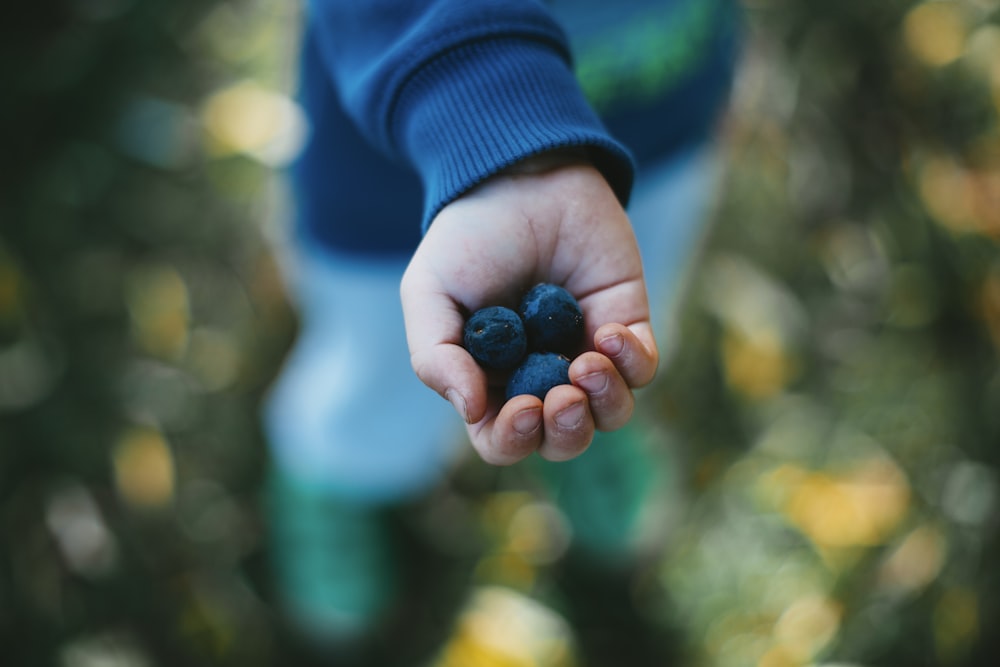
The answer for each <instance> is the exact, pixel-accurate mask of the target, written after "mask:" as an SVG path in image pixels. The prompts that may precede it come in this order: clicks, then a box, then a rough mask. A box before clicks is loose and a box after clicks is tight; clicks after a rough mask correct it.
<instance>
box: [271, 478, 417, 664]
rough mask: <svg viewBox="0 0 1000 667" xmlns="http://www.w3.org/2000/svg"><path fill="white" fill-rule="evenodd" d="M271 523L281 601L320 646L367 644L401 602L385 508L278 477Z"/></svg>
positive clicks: (274, 480) (309, 638) (294, 624)
mask: <svg viewBox="0 0 1000 667" xmlns="http://www.w3.org/2000/svg"><path fill="white" fill-rule="evenodd" d="M268 491H269V498H268V519H269V522H270V535H271V544H270V549H271V563H272V572H273V576H274V584H275V588H276V595H277V598H278V602H279V604H280V605H281V607H282V610H283V612H284V613H285V614H286V615H287V617H288V620H289V622H290V623H291V625H292V628H293V630H294V631H295V632H296V633H297V634H300V635H302V637H303V638H304V639H305V640H307V642H309V643H311V644H313V645H315V646H316V647H323V648H332V647H343V648H344V649H345V650H346V649H347V648H350V647H354V646H357V645H360V644H363V643H364V642H366V641H367V640H369V639H370V637H371V635H372V634H373V632H374V631H375V630H376V628H377V627H378V626H379V624H380V622H381V621H382V620H383V617H384V616H385V614H386V612H387V611H388V609H389V608H390V607H391V606H392V603H393V602H394V601H395V593H396V584H397V578H396V570H395V567H394V562H393V545H392V542H391V539H390V533H389V526H388V524H387V523H386V517H385V516H384V511H383V510H382V509H381V508H379V507H372V506H366V505H361V504H355V503H351V502H348V501H344V500H340V499H336V498H334V497H331V496H329V495H328V494H324V493H322V492H320V491H318V490H315V489H310V488H308V487H304V486H301V485H297V484H296V483H295V482H294V481H292V480H290V479H288V478H287V477H285V476H282V475H281V474H280V473H276V474H274V475H272V479H271V483H270V488H269V489H268Z"/></svg>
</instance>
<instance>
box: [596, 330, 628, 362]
mask: <svg viewBox="0 0 1000 667" xmlns="http://www.w3.org/2000/svg"><path fill="white" fill-rule="evenodd" d="M599 347H600V348H601V352H603V353H604V354H605V355H607V356H609V357H617V356H618V355H619V354H621V353H622V350H624V349H625V338H624V336H622V335H621V334H611V335H610V336H608V337H607V338H602V339H601V342H600V343H599Z"/></svg>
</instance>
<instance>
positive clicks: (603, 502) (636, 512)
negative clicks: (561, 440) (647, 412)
mask: <svg viewBox="0 0 1000 667" xmlns="http://www.w3.org/2000/svg"><path fill="white" fill-rule="evenodd" d="M657 440H658V438H656V437H655V436H654V435H653V434H652V433H650V432H649V431H648V430H646V429H644V428H643V427H642V426H639V425H631V424H630V425H628V426H626V427H625V428H623V429H620V430H618V431H615V432H613V433H600V432H599V433H597V434H596V436H595V438H594V442H593V443H592V444H591V445H590V447H589V448H588V449H587V451H586V452H584V453H583V454H582V455H581V456H579V457H577V458H575V459H573V460H572V461H565V462H558V463H552V462H549V461H544V460H541V459H538V460H537V461H536V468H537V470H538V472H539V475H540V479H541V481H542V484H543V486H544V487H545V490H546V491H547V492H548V494H549V495H550V497H551V498H552V500H553V502H554V503H555V505H556V506H557V507H558V508H559V509H560V510H561V511H562V513H563V514H564V515H565V516H566V519H567V520H568V521H569V525H570V526H571V528H572V535H573V550H574V551H576V552H579V554H580V556H581V557H583V558H588V559H592V560H594V561H596V563H595V564H599V563H604V564H606V565H608V566H614V565H616V564H625V563H627V562H628V561H631V560H634V559H635V558H637V557H639V556H641V555H643V554H644V553H646V552H648V551H650V550H655V549H657V547H658V546H660V545H661V544H662V542H663V540H664V539H665V532H666V527H667V524H668V523H669V520H670V519H669V515H670V509H671V505H672V503H671V502H670V494H671V493H672V491H673V490H674V488H675V485H674V484H673V482H672V480H671V472H672V471H671V469H670V466H669V465H668V460H667V450H666V448H665V447H664V446H663V443H662V442H657Z"/></svg>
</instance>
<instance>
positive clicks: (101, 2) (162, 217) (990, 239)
mask: <svg viewBox="0 0 1000 667" xmlns="http://www.w3.org/2000/svg"><path fill="white" fill-rule="evenodd" d="M743 5H744V8H745V10H746V18H747V39H746V49H745V54H744V61H743V63H742V65H741V71H740V75H739V79H738V82H737V89H736V91H735V94H734V97H733V102H732V107H731V109H730V112H729V114H728V115H727V118H726V120H725V123H724V125H723V127H722V128H721V137H722V146H721V150H722V151H723V153H724V158H725V166H726V169H725V175H724V182H723V184H722V188H721V190H720V194H719V200H718V205H717V209H716V213H715V220H714V226H713V228H712V232H711V234H710V236H709V237H708V238H707V239H706V241H705V243H704V245H703V247H702V249H701V255H700V257H699V258H698V263H697V269H696V270H695V271H694V273H693V275H692V277H691V280H690V283H689V284H688V286H687V290H686V291H685V299H684V303H683V308H682V311H681V314H680V318H679V324H680V327H681V331H682V334H683V335H682V338H681V341H680V344H679V348H678V349H677V351H676V353H675V356H674V358H673V361H672V363H671V364H670V365H669V366H668V367H667V368H666V369H665V370H664V372H663V374H662V376H661V378H662V379H661V382H660V383H659V384H658V385H657V386H656V387H655V388H653V389H651V390H650V391H649V392H648V393H647V403H646V407H647V412H649V413H651V414H652V415H654V416H655V418H657V419H659V420H661V421H662V423H663V425H664V426H665V427H668V428H669V430H670V431H671V432H672V433H673V434H674V436H675V437H673V438H672V441H676V442H677V443H679V444H678V445H676V448H675V449H676V451H675V459H676V461H675V465H676V473H677V474H676V479H677V484H678V489H677V492H676V493H675V494H674V496H675V497H676V498H677V500H676V501H675V502H676V506H674V507H672V508H671V511H670V512H669V517H670V519H669V520H670V521H671V522H672V523H671V529H670V531H669V533H668V534H669V538H668V541H667V544H666V546H667V549H666V552H665V554H664V556H663V557H662V559H661V561H660V562H658V563H657V564H656V569H655V575H656V576H655V577H654V578H652V579H650V581H648V582H646V585H647V586H650V587H659V588H662V589H663V590H664V591H665V593H666V594H665V596H659V595H640V596H638V598H641V599H642V600H644V601H645V602H644V604H645V605H646V607H645V608H644V609H643V613H644V614H646V615H647V616H650V617H654V618H657V619H661V620H662V622H663V623H664V625H665V627H666V626H670V627H671V628H674V629H676V630H678V631H679V632H678V634H677V636H678V637H680V639H679V642H680V643H681V644H682V647H681V649H682V650H683V651H684V653H685V656H686V658H685V661H684V664H689V665H720V666H728V665H734V666H736V665H740V666H742V665H758V666H759V667H786V666H787V667H797V666H804V665H828V666H832V665H838V666H847V665H851V666H857V667H862V666H866V667H867V666H872V667H873V666H876V665H885V666H892V667H895V666H898V665H983V664H994V663H995V662H996V660H997V658H998V656H1000V646H997V643H998V641H1000V638H998V636H997V633H996V632H995V629H996V628H997V627H1000V595H998V593H1000V567H998V564H1000V544H998V540H997V523H998V518H1000V512H998V504H1000V487H998V483H1000V479H998V469H1000V456H998V447H1000V364H998V351H1000V253H998V245H997V244H998V242H1000V126H998V122H997V119H998V115H1000V2H998V1H997V0H950V1H943V0H932V1H927V2H914V1H913V0H886V1H884V2H878V3H871V2H867V1H865V0H842V1H840V2H827V3H821V2H810V1H809V0H744V2H743ZM298 19H299V17H298V14H297V5H296V4H295V3H277V2H265V1H264V0H144V1H142V2H139V1H137V0H53V1H51V2H46V3H42V4H39V5H34V6H30V7H29V6H27V5H24V6H19V7H17V8H16V9H8V11H7V12H5V19H4V22H3V33H4V38H3V39H2V40H0V71H2V73H3V76H2V79H0V81H2V82H3V85H4V91H3V104H0V127H2V128H3V129H2V130H0V132H2V144H0V145H2V150H0V646H2V647H3V659H2V662H3V664H10V665H18V666H20V665H62V666H65V667H93V666H96V665H116V666H118V665H123V666H124V665H128V666H139V667H147V666H152V665H179V664H184V665H241V666H252V665H272V664H273V665H282V664H290V660H291V658H290V656H291V655H292V654H293V649H291V648H289V647H288V646H287V645H286V638H285V635H284V634H283V633H282V631H281V623H280V620H279V619H277V618H276V614H275V612H274V610H273V609H272V608H271V605H270V604H269V603H268V597H267V586H266V581H265V580H266V577H265V575H263V574H261V572H262V567H261V565H260V563H261V561H262V560H263V559H264V557H265V554H266V542H265V540H264V531H263V527H262V523H261V518H260V512H259V508H258V493H259V491H260V486H261V482H262V478H263V476H262V473H263V470H264V468H265V465H266V450H265V447H264V443H263V441H262V439H261V434H260V432H259V423H258V416H257V410H258V403H259V400H260V397H261V395H262V393H263V392H264V391H265V390H266V387H267V385H268V383H269V381H270V379H271V378H272V377H273V376H274V374H275V372H276V371H277V368H278V366H279V364H280V360H281V358H282V355H283V354H284V352H285V351H286V350H287V346H288V344H289V342H290V340H291V339H292V337H293V336H294V332H295V317H294V314H293V313H292V311H291V310H290V308H289V307H288V304H287V302H286V299H285V295H284V293H283V290H282V286H281V281H280V279H279V276H278V273H277V270H276V266H275V261H274V256H273V252H272V250H271V245H270V244H269V240H270V237H271V236H272V230H273V226H274V225H275V224H278V223H280V219H281V206H280V200H281V197H280V185H279V183H278V181H277V180H276V179H275V168H279V167H280V166H281V165H282V164H284V163H285V162H287V160H288V159H289V158H290V157H291V156H293V155H294V153H295V149H296V146H297V142H298V141H299V140H300V139H301V136H302V132H303V128H302V123H301V119H300V118H299V115H298V111H297V109H296V107H295V105H294V103H293V102H292V101H291V100H290V99H289V97H288V93H289V91H290V90H291V89H292V88H293V86H294V69H293V53H294V47H295V40H296V37H297V32H296V31H297V25H298V23H297V22H298ZM470 465H472V466H473V469H474V471H473V473H472V474H469V473H468V472H466V473H465V478H464V479H465V480H466V481H465V482H463V484H464V486H462V487H461V489H462V493H461V494H460V495H455V494H452V495H446V496H442V497H438V498H432V499H431V500H429V501H428V503H429V507H425V508H423V509H422V510H421V511H422V512H425V514H426V513H428V512H430V514H426V515H427V516H432V515H433V516H449V517H454V516H455V511H456V510H455V503H456V502H458V501H457V500H456V498H458V499H459V500H460V501H461V502H459V504H460V505H461V507H465V508H472V510H470V511H467V512H464V513H462V512H459V514H460V515H461V516H463V517H465V519H464V520H463V521H458V522H455V521H451V522H446V523H448V525H450V526H451V527H452V530H451V532H449V533H446V532H442V531H441V529H440V526H441V525H442V524H441V522H438V524H437V528H436V529H434V530H431V529H427V533H428V538H427V539H428V541H429V542H430V543H432V544H438V545H439V546H440V549H441V551H442V552H447V553H451V554H454V553H460V554H469V553H472V554H475V558H482V561H481V563H480V564H481V565H482V564H483V563H485V564H487V565H489V564H490V562H491V561H489V558H490V557H494V558H495V557H496V556H497V553H498V551H500V552H503V553H504V554H506V555H507V556H510V555H512V554H513V555H514V556H517V555H518V554H519V553H520V554H521V555H522V556H523V555H524V553H525V552H526V551H531V550H534V551H532V553H533V554H534V555H535V556H538V552H539V549H540V547H539V540H538V539H532V537H533V536H534V537H536V538H537V535H536V533H537V532H538V531H539V530H544V526H546V525H548V524H547V523H546V521H544V520H541V521H538V520H536V521H526V520H524V517H525V516H529V518H530V516H531V515H530V513H529V514H528V515H526V514H525V512H517V511H516V510H517V509H518V508H520V509H524V508H525V507H526V506H529V505H528V504H527V501H525V500H524V499H523V498H522V497H521V496H519V495H517V494H513V495H512V494H511V493H510V492H506V491H504V492H498V485H497V484H496V482H495V479H494V477H493V476H491V474H490V473H488V472H483V471H482V470H479V469H477V468H475V466H474V464H470ZM469 480H472V481H471V482H469ZM435 503H437V504H438V505H439V506H438V507H435ZM462 503H464V504H462ZM531 507H534V508H535V509H536V510H538V509H539V508H538V507H537V506H531ZM436 510H440V512H439V513H438V514H433V512H434V511H436ZM441 512H444V514H441ZM536 514H537V512H536ZM514 516H519V517H520V519H521V520H520V521H514V520H513V519H512V517H514ZM536 518H537V517H536ZM415 525H417V526H418V528H419V527H420V526H426V525H428V524H427V523H426V522H425V523H420V522H416V524H415ZM539 526H543V528H542V529H540V528H539ZM459 529H461V530H465V529H467V530H468V531H470V532H471V533H474V534H475V535H476V536H478V537H477V539H478V540H479V541H478V542H477V541H476V540H473V542H475V543H476V545H477V546H475V547H472V548H468V549H467V548H465V547H461V546H456V545H460V544H461V543H463V541H464V540H468V539H471V538H470V537H469V535H468V534H464V533H461V532H460V531H459V532H456V530H459ZM532 531H534V532H532ZM547 534H548V533H547ZM498 535H501V536H502V537H497V536H498ZM548 538H549V543H550V542H551V534H548ZM435 541H436V542H435ZM543 542H544V540H543ZM542 546H543V547H544V546H545V545H544V544H543V545H542ZM549 546H551V544H549ZM463 549H465V550H463ZM519 550H520V551H519ZM542 551H544V549H542ZM483 553H485V554H487V555H486V556H483V555H482V554H483ZM515 560H516V559H515ZM508 561H509V559H508ZM544 561H545V559H544V558H541V559H539V558H535V559H534V560H531V559H527V560H525V559H521V561H519V562H520V563H521V565H524V563H525V562H529V565H530V563H538V562H544ZM481 569H482V568H481ZM529 569H530V568H529ZM519 572H521V574H522V575H523V576H522V579H523V578H525V577H527V578H528V579H530V572H529V573H528V574H525V573H524V572H523V569H522V570H519ZM501 578H502V577H501ZM510 578H511V575H510V572H509V571H508V573H507V579H510ZM493 595H494V597H493V598H492V599H493V600H494V602H493V603H492V604H494V605H496V604H501V605H504V604H508V602H504V601H502V600H501V601H500V602H499V603H497V602H496V592H495V591H494V592H493ZM638 598H637V599H638ZM522 611H523V610H522ZM532 613H535V612H532ZM538 614H541V612H538V613H537V614H535V615H534V616H532V615H531V614H528V617H530V618H533V619H538V618H543V617H544V615H542V616H539V615H538ZM544 618H545V619H547V620H545V622H540V621H538V622H533V625H534V626H535V627H536V628H537V627H544V628H549V630H550V631H551V632H553V633H558V631H557V630H555V629H553V628H555V627H556V626H554V625H552V619H550V618H548V617H544ZM506 627H507V629H508V630H509V631H511V632H516V631H517V630H516V629H513V628H512V627H511V626H506ZM513 643H515V644H516V643H519V642H517V641H515V642H513ZM520 643H521V644H522V645H523V644H525V642H524V641H521V642H520ZM531 659H532V658H530V656H529V657H520V658H510V659H509V660H508V661H507V662H504V663H498V664H503V665H531V664H537V663H532V662H531ZM518 660H520V662H518Z"/></svg>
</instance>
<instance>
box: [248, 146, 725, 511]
mask: <svg viewBox="0 0 1000 667" xmlns="http://www.w3.org/2000/svg"><path fill="white" fill-rule="evenodd" d="M717 168H718V164H717V160H716V159H715V157H714V155H713V149H712V147H711V146H710V145H709V144H701V145H698V146H692V147H691V148H688V149H686V150H684V151H682V152H680V153H678V154H676V155H674V156H672V157H671V158H670V159H668V160H665V161H663V162H661V163H660V164H651V165H649V166H648V167H646V168H644V169H642V170H640V171H639V173H638V179H637V182H636V185H635V188H634V190H633V194H632V204H631V206H630V208H629V214H630V218H631V220H632V224H633V227H634V229H635V232H636V235H637V237H638V240H639V245H640V249H641V252H642V257H643V263H644V268H645V272H646V277H647V284H648V286H649V288H650V301H651V304H652V306H653V308H654V321H655V323H656V328H657V336H658V339H659V342H660V345H661V350H663V351H665V350H667V349H668V348H669V346H670V340H671V339H672V338H673V334H672V327H671V323H670V319H671V311H672V310H673V309H674V308H675V304H676V298H677V296H678V292H679V287H680V285H681V284H682V278H683V276H684V274H685V273H686V270H687V268H688V266H689V264H690V263H691V261H692V259H693V256H694V250H695V248H696V247H697V244H698V242H699V239H700V238H701V236H702V234H703V232H704V230H705V226H706V224H707V220H708V215H707V213H708V210H709V207H710V206H711V202H712V195H713V193H714V192H715V184H716V180H717V178H716V171H717ZM288 250H289V254H288V257H287V260H288V261H287V262H286V270H287V275H288V282H289V285H290V288H291V292H292V294H293V297H294V299H295V301H296V306H297V307H298V309H299V312H300V313H301V317H302V330H301V333H300V337H299V339H298V341H297V342H296V344H295V347H294V349H293V351H292V353H291V355H290V357H289V359H288V361H287V364H286V366H285V368H284V370H283V371H282V373H281V376H280V378H279V379H278V381H277V383H276V384H275V386H274V387H273V389H272V392H271V395H270V397H269V400H268V402H267V406H266V413H265V427H266V431H267V435H268V439H269V441H270V443H271V446H272V452H273V457H274V461H275V464H276V465H277V466H278V467H279V468H280V469H282V470H283V472H284V473H285V474H286V475H287V476H289V477H290V478H292V479H295V480H296V481H298V482H300V483H302V484H303V485H307V486H311V487H315V488H317V489H324V490H327V491H329V492H330V493H331V494H334V495H337V496H340V497H345V498H351V499H353V500H357V501H365V502H368V501H370V502H373V503H375V502H388V501H392V500H400V499H405V498H409V497H413V496H415V495H417V494H420V493H421V492H423V491H426V490H428V489H429V488H430V487H432V486H434V485H435V484H436V483H438V482H439V481H440V480H441V479H442V476H443V475H444V474H446V472H447V470H448V468H449V465H450V463H451V462H452V461H453V460H454V458H455V456H456V455H457V454H458V453H459V452H460V451H461V448H467V447H468V445H467V444H466V442H465V439H464V429H463V427H462V423H461V420H460V419H459V418H458V415H457V414H456V413H455V411H454V409H453V408H452V407H451V405H450V404H449V403H448V402H447V401H445V400H443V399H442V398H440V397H439V396H438V395H437V394H435V393H434V392H433V391H431V390H430V389H428V388H427V387H425V386H424V385H423V384H422V383H421V382H420V381H419V380H418V379H417V377H416V375H415V374H414V373H413V371H412V369H411V367H410V361H409V356H408V350H407V345H406V336H405V332H404V328H403V317H402V312H401V308H400V306H399V283H400V280H401V278H402V275H403V271H404V270H405V268H406V264H407V261H408V257H406V256H403V255H389V256H387V257H382V258H379V257H377V256H366V257H358V256H355V255H352V254H338V253H336V252H333V251H331V250H329V249H324V248H323V247H321V246H319V245H316V244H311V243H308V242H304V241H303V239H302V237H298V236H292V243H291V245H290V246H289V248H288Z"/></svg>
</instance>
